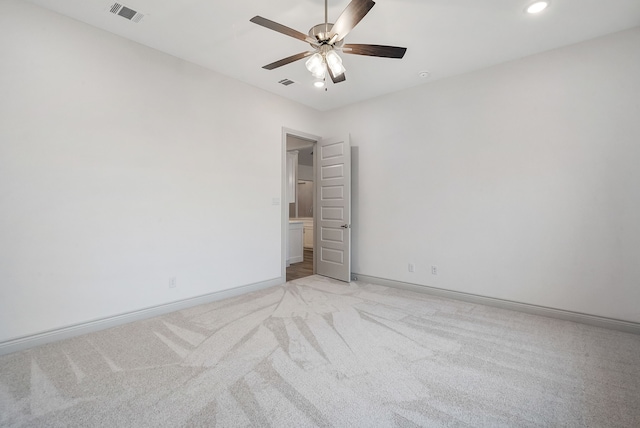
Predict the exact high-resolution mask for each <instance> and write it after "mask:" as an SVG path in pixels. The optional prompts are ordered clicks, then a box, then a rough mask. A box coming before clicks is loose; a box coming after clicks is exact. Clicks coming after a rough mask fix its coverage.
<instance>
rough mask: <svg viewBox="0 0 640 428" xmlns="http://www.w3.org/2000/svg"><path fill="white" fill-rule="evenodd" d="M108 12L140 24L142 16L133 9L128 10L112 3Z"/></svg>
mask: <svg viewBox="0 0 640 428" xmlns="http://www.w3.org/2000/svg"><path fill="white" fill-rule="evenodd" d="M109 12H111V13H113V14H116V15H120V16H122V17H123V18H127V19H128V20H129V21H133V22H140V20H141V19H142V18H144V15H143V14H141V13H139V12H138V11H135V10H133V9H129V8H128V7H126V6H123V5H121V4H120V3H114V4H113V5H112V6H111V7H110V8H109Z"/></svg>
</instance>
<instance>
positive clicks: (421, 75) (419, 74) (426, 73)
mask: <svg viewBox="0 0 640 428" xmlns="http://www.w3.org/2000/svg"><path fill="white" fill-rule="evenodd" d="M430 74H431V73H429V72H428V71H421V72H420V73H418V76H420V77H421V78H423V79H426V78H427V77H429V75H430Z"/></svg>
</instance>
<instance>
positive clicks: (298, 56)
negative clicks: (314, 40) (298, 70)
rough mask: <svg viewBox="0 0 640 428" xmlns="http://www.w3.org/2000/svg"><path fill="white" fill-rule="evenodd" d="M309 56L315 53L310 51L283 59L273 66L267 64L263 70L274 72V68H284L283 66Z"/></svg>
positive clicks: (272, 64)
mask: <svg viewBox="0 0 640 428" xmlns="http://www.w3.org/2000/svg"><path fill="white" fill-rule="evenodd" d="M309 55H313V52H311V51H309V52H302V53H299V54H295V55H291V56H288V57H286V58H282V59H281V60H279V61H276V62H272V63H271V64H267V65H265V66H263V67H262V68H264V69H265V70H273V69H274V68H278V67H282V66H283V65H287V64H290V63H292V62H294V61H298V60H299V59H302V58H306V57H308V56H309Z"/></svg>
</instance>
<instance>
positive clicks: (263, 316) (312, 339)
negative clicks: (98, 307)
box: [0, 276, 640, 427]
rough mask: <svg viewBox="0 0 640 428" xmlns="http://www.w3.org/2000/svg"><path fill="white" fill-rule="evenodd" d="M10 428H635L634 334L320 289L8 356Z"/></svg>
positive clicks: (287, 288) (319, 285)
mask: <svg viewBox="0 0 640 428" xmlns="http://www.w3.org/2000/svg"><path fill="white" fill-rule="evenodd" d="M0 425H1V426H3V427H4V426H10V427H13V426H33V427H72V426H77V427H80V426H82V427H94V426H101V427H161V426H163V427H179V426H203V427H205V426H206V427H213V426H222V427H233V426H274V427H302V426H342V427H344V426H364V427H375V426H384V427H387V426H406V427H410V426H472V427H481V426H490V427H496V426H509V427H516V426H517V427H524V426H532V427H539V426H576V427H584V426H592V427H640V336H637V335H632V334H628V333H620V332H615V331H609V330H605V329H600V328H596V327H591V326H586V325H581V324H576V323H571V322H566V321H558V320H554V319H548V318H543V317H536V316H532V315H527V314H522V313H517V312H511V311H506V310H500V309H495V308H490V307H486V306H480V305H474V304H469V303H463V302H458V301H453V300H447V299H441V298H435V297H431V296H428V295H425V294H417V293H412V292H409V291H404V290H396V289H391V288H386V287H380V286H373V285H367V284H364V283H352V284H351V285H347V284H343V283H338V282H333V281H330V280H327V279H324V278H321V277H317V276H313V277H308V278H303V279H299V280H297V281H295V282H290V283H287V284H286V285H284V286H281V287H275V288H270V289H268V290H263V291H260V292H256V293H252V294H248V295H245V296H241V297H236V298H233V299H228V300H224V301H220V302H215V303H211V304H207V305H202V306H197V307H194V308H191V309H188V310H184V311H179V312H175V313H172V314H169V315H165V316H162V317H157V318H153V319H150V320H146V321H140V322H136V323H132V324H128V325H125V326H121V327H117V328H112V329H109V330H105V331H102V332H98V333H93V334H89V335H85V336H81V337H77V338H74V339H70V340H65V341H61V342H58V343H55V344H51V345H46V346H42V347H39V348H35V349H31V350H28V351H24V352H20V353H15V354H11V355H6V356H3V357H0Z"/></svg>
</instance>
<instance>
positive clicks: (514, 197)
mask: <svg viewBox="0 0 640 428" xmlns="http://www.w3.org/2000/svg"><path fill="white" fill-rule="evenodd" d="M639 46H640V29H634V30H631V31H627V32H623V33H619V34H615V35H611V36H608V37H604V38H601V39H596V40H593V41H589V42H585V43H582V44H579V45H574V46H571V47H568V48H565V49H560V50H556V51H552V52H547V53H544V54H541V55H536V56H533V57H529V58H525V59H522V60H518V61H514V62H510V63H507V64H503V65H500V66H496V67H493V68H490V69H486V70H481V71H477V72H475V73H470V74H467V75H463V76H459V77H456V78H451V79H447V80H443V81H438V82H433V83H432V84H427V85H423V86H421V87H417V88H414V89H411V90H408V91H405V92H402V93H396V94H393V95H390V96H386V97H383V98H378V99H375V100H372V101H369V102H363V103H359V104H357V105H353V106H350V107H347V108H343V109H340V110H337V111H334V112H332V113H331V114H329V115H328V117H325V121H326V122H328V123H337V124H342V126H338V128H337V129H335V130H334V133H338V132H340V131H345V132H350V133H351V136H352V143H353V145H355V146H357V149H356V152H355V153H354V154H355V156H354V157H355V159H356V164H355V165H354V167H355V174H356V176H355V177H354V183H355V184H354V185H355V189H354V219H353V220H354V221H353V227H354V229H353V234H354V248H355V252H354V254H353V271H354V272H357V273H360V274H363V275H371V276H376V277H380V278H386V279H392V280H396V281H406V282H410V283H415V284H422V285H429V286H434V287H440V288H444V289H449V290H455V291H462V292H467V293H474V294H478V295H483V296H489V297H495V298H501V299H508V300H513V301H517V302H524V303H529V304H535V305H543V306H547V307H552V308H558V309H565V310H570V311H577V312H583V313H588V314H593V315H600V316H605V317H612V318H618V319H622V320H627V321H634V322H640V168H639V166H638V165H639V163H640V101H639V97H638V95H639V94H640V79H639V78H638V77H639V76H640V49H638V47H639ZM409 262H411V263H415V264H416V272H415V273H409V272H408V269H407V264H408V263H409ZM431 265H436V266H437V267H438V269H439V275H438V276H433V275H431V273H430V266H431Z"/></svg>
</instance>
